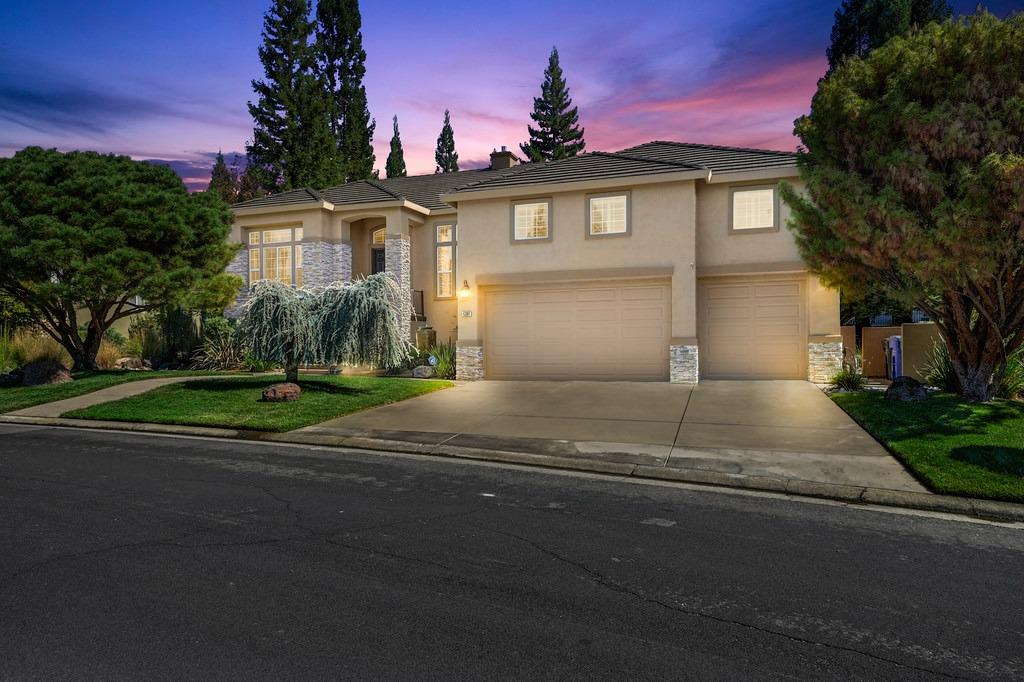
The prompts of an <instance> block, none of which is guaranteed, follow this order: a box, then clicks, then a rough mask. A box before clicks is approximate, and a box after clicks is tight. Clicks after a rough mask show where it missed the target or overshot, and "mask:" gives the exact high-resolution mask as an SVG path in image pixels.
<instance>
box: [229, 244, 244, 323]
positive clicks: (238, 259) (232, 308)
mask: <svg viewBox="0 0 1024 682" xmlns="http://www.w3.org/2000/svg"><path fill="white" fill-rule="evenodd" d="M225 271H226V272H228V273H229V274H232V275H238V276H239V277H241V278H242V287H241V288H240V289H239V290H238V294H237V295H236V296H235V302H234V303H232V304H231V305H229V306H228V308H227V310H225V311H224V316H225V317H238V316H239V315H241V314H242V306H244V305H245V302H246V301H247V300H249V252H248V250H246V249H245V248H242V249H241V250H239V252H238V253H236V254H235V257H234V258H232V259H231V262H230V263H228V266H227V267H226V268H225Z"/></svg>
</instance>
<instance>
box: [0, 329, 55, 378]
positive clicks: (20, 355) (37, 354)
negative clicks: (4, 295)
mask: <svg viewBox="0 0 1024 682" xmlns="http://www.w3.org/2000/svg"><path fill="white" fill-rule="evenodd" d="M39 360H52V361H53V362H59V363H61V364H62V365H64V366H65V367H67V366H69V365H70V364H71V356H70V355H68V353H67V351H65V350H64V349H63V348H62V347H61V345H60V344H59V343H57V342H56V341H54V340H53V339H51V338H50V337H49V336H47V335H46V334H43V333H42V332H39V331H36V330H34V329H22V330H20V331H17V332H12V331H10V330H8V329H0V372H7V371H10V370H12V369H16V368H18V367H23V366H25V365H27V364H28V363H30V362H37V361H39Z"/></svg>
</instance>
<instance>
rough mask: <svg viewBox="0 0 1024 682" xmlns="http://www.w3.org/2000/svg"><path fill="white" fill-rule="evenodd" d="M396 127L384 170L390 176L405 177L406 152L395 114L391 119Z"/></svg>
mask: <svg viewBox="0 0 1024 682" xmlns="http://www.w3.org/2000/svg"><path fill="white" fill-rule="evenodd" d="M391 122H392V123H393V127H394V133H393V134H392V135H391V153H390V154H388V160H387V163H386V164H385V166H384V172H385V173H386V174H387V176H388V177H389V178H404V177H405V175H406V172H405V152H404V151H403V150H402V138H401V137H400V136H399V134H398V117H397V116H395V117H394V118H393V119H391Z"/></svg>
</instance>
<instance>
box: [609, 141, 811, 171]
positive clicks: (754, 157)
mask: <svg viewBox="0 0 1024 682" xmlns="http://www.w3.org/2000/svg"><path fill="white" fill-rule="evenodd" d="M618 153H619V154H627V155H629V156H636V157H640V158H644V159H657V160H659V161H675V162H678V163H692V164H694V165H696V166H700V167H701V168H710V169H711V172H712V173H734V172H739V171H750V170H760V169H762V168H781V167H788V166H795V165H796V158H797V155H796V154H795V153H793V152H779V151H772V150H769V149H748V148H745V147H721V146H717V145H711V144H693V143H688V142H666V141H663V140H656V141H654V142H647V143H646V144H641V145H637V146H636V147H629V148H628V149H623V150H622V151H620V152H618Z"/></svg>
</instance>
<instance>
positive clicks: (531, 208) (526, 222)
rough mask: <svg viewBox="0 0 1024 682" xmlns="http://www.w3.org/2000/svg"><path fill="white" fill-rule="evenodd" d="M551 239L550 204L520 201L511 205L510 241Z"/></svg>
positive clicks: (548, 202) (546, 202) (547, 202)
mask: <svg viewBox="0 0 1024 682" xmlns="http://www.w3.org/2000/svg"><path fill="white" fill-rule="evenodd" d="M550 238H551V202H550V201H522V202H519V203H516V204H513V205H512V239H513V240H515V241H528V240H531V239H550Z"/></svg>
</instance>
